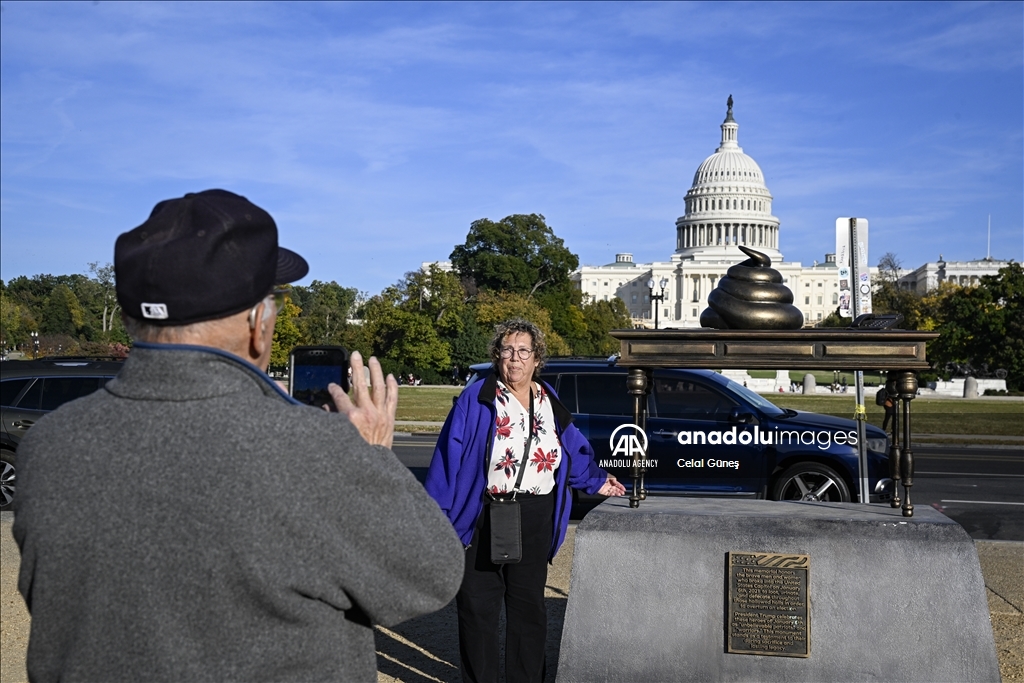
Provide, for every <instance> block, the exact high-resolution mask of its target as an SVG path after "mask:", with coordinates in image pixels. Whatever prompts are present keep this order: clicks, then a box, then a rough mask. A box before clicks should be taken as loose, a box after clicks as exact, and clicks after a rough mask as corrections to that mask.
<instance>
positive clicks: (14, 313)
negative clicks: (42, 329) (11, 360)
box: [0, 281, 31, 349]
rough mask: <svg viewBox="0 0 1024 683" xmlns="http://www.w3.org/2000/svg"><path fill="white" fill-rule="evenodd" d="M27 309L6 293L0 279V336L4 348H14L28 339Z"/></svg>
mask: <svg viewBox="0 0 1024 683" xmlns="http://www.w3.org/2000/svg"><path fill="white" fill-rule="evenodd" d="M26 314H27V310H26V309H25V307H24V306H22V305H21V304H20V303H18V302H17V301H15V300H14V298H13V297H11V296H10V294H8V293H7V288H6V287H5V286H3V281H0V337H2V339H3V345H4V347H5V349H14V348H15V347H17V346H19V345H21V344H24V343H25V342H27V341H28V340H29V334H28V333H29V332H30V331H31V329H30V328H29V327H27V326H26V325H25V322H26V317H27V316H26Z"/></svg>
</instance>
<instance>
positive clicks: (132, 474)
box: [14, 190, 464, 681]
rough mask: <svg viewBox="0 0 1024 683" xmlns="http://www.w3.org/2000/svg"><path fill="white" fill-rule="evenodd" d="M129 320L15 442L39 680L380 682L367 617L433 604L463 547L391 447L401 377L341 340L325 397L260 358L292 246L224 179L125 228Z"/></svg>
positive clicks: (266, 355)
mask: <svg viewBox="0 0 1024 683" xmlns="http://www.w3.org/2000/svg"><path fill="white" fill-rule="evenodd" d="M114 268H115V273H116V276H117V296H118V301H119V302H120V304H121V306H122V308H123V310H124V320H125V324H126V327H127V328H128V330H129V332H130V333H131V334H132V336H133V337H134V338H135V339H136V342H135V345H134V346H133V348H132V352H131V354H130V356H129V357H128V359H127V361H126V362H125V365H124V368H123V369H122V371H121V372H120V374H119V375H118V376H117V377H116V378H115V379H113V380H111V381H110V382H109V383H108V384H107V385H106V387H105V388H104V389H102V390H100V391H98V392H96V393H95V394H92V395H91V396H88V397H85V398H83V399H80V400H78V401H74V402H71V403H68V404H66V405H65V406H63V407H62V408H60V409H58V410H56V411H54V412H53V413H50V414H49V415H47V416H45V417H43V418H42V419H40V420H39V421H38V423H37V424H36V426H34V427H33V429H32V430H31V431H30V432H29V433H28V434H27V435H26V437H25V438H24V440H23V441H22V442H21V445H20V448H19V451H18V459H19V472H18V474H19V487H18V495H17V496H16V498H15V501H14V510H15V522H14V535H15V539H16V540H17V542H18V545H19V547H20V548H21V553H22V561H21V573H20V577H19V584H18V588H19V590H20V591H21V593H22V595H23V596H24V598H25V602H26V604H27V605H28V608H29V610H30V612H31V615H32V631H31V637H30V639H29V649H28V662H27V664H28V673H29V677H30V679H31V680H33V681H51V680H53V681H56V680H86V681H101V680H102V681H119V680H124V681H143V680H144V681H186V680H187V681H241V680H257V679H258V680H268V681H277V680H295V681H317V680H366V681H372V680H376V658H375V654H374V642H373V631H372V627H373V625H374V624H381V625H390V624H394V623H397V622H399V621H403V620H405V619H408V618H410V617H413V616H418V615H420V614H425V613H428V612H431V611H434V610H436V609H439V608H440V607H442V606H444V605H445V604H446V603H447V602H448V601H449V600H450V599H451V598H452V597H453V596H454V595H455V593H456V591H457V590H458V588H459V584H460V582H461V576H462V567H463V562H464V557H463V555H464V552H463V548H462V544H461V543H460V542H459V539H458V538H457V537H456V536H455V534H454V532H453V531H452V528H451V525H450V524H449V523H448V521H447V519H445V517H444V515H443V514H442V513H441V511H440V509H439V508H438V507H437V505H436V503H434V501H433V500H432V499H431V498H429V497H428V496H427V494H426V493H425V491H424V490H423V487H422V486H421V485H420V484H419V483H418V482H417V481H416V479H415V478H414V477H413V476H412V474H411V473H410V472H409V470H408V469H407V468H406V467H404V466H402V464H401V463H400V462H399V461H398V459H397V458H396V457H395V455H394V453H392V452H391V451H390V450H389V448H390V445H391V438H392V428H393V426H394V415H395V407H396V405H397V390H398V387H397V384H396V382H395V380H394V378H393V377H390V376H389V377H388V379H387V381H386V382H385V380H384V378H383V375H382V373H381V368H380V364H379V363H377V361H376V359H373V358H371V359H370V376H371V384H372V396H371V393H370V390H369V389H368V388H367V386H366V380H365V376H364V373H363V365H362V360H361V358H360V357H359V354H358V353H353V354H352V359H351V362H352V366H353V373H352V377H353V379H354V385H355V386H354V390H353V398H352V400H350V399H349V397H348V396H346V395H345V394H344V393H342V392H341V390H340V389H339V388H337V387H332V396H333V397H334V400H335V403H336V405H337V408H338V409H339V410H340V412H341V414H338V413H327V412H324V411H322V410H316V409H314V408H311V407H308V406H302V405H298V404H297V403H296V402H294V401H292V400H291V399H290V398H289V397H288V396H287V395H286V394H284V393H283V392H282V391H281V390H280V389H279V388H278V387H277V385H276V384H275V383H274V382H272V381H271V380H270V379H269V378H268V377H267V375H266V369H267V367H268V365H269V360H270V348H271V341H272V337H273V330H274V322H275V319H276V315H277V309H278V306H279V305H280V304H279V301H280V300H281V299H280V294H281V292H280V290H279V289H277V288H276V286H278V285H281V284H284V283H287V282H292V281H295V280H297V279H300V278H302V277H304V276H305V275H306V273H307V271H308V266H307V264H306V262H305V260H304V259H303V258H302V257H301V256H299V255H297V254H295V253H294V252H291V251H288V250H287V249H283V248H280V247H278V245H277V226H276V225H275V224H274V221H273V219H272V218H271V217H270V215H269V214H267V212H265V211H263V210H262V209H260V208H259V207H257V206H255V205H254V204H252V203H250V202H249V201H248V200H246V199H245V198H244V197H240V196H238V195H235V194H232V193H230V192H225V191H223V190H208V191H206V192H200V193H196V194H189V195H186V196H185V197H183V198H181V199H173V200H168V201H165V202H161V203H160V204H158V205H157V206H156V208H155V209H154V210H153V212H152V214H151V215H150V217H149V219H148V220H146V222H145V223H143V224H142V225H140V226H139V227H137V228H135V229H134V230H132V231H130V232H127V233H125V234H123V235H121V236H120V237H119V238H118V240H117V245H116V247H115V253H114Z"/></svg>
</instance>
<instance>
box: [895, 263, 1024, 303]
mask: <svg viewBox="0 0 1024 683" xmlns="http://www.w3.org/2000/svg"><path fill="white" fill-rule="evenodd" d="M1008 265H1010V262H1009V261H997V260H995V259H992V258H983V259H976V260H974V261H945V260H943V258H942V254H939V260H938V261H929V262H928V263H926V264H924V265H923V266H921V267H919V268H917V269H916V270H911V271H907V270H904V271H901V273H900V279H899V285H900V289H907V290H910V291H912V292H917V293H918V294H925V293H927V292H930V291H932V290H933V289H936V288H937V287H938V286H939V285H940V284H941V283H943V282H952V283H953V284H955V285H960V286H961V287H971V286H974V285H978V284H980V283H981V278H982V277H983V276H985V275H998V274H999V269H1000V268H1005V267H1007V266H1008Z"/></svg>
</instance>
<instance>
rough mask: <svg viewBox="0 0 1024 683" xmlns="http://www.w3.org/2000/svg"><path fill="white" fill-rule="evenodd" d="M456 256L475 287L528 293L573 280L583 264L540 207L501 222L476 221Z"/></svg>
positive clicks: (454, 261)
mask: <svg viewBox="0 0 1024 683" xmlns="http://www.w3.org/2000/svg"><path fill="white" fill-rule="evenodd" d="M451 260H452V265H453V266H454V267H455V270H456V272H458V274H459V276H460V277H462V278H463V279H464V280H465V281H467V282H469V283H470V287H474V286H475V287H477V288H479V289H484V290H490V291H492V292H500V291H506V292H515V293H517V294H523V295H525V296H526V297H527V298H531V297H532V296H533V295H534V293H536V292H537V291H541V290H547V289H557V288H559V287H562V286H566V285H570V283H569V274H570V273H571V272H572V271H574V270H575V269H576V268H577V267H578V266H579V259H578V258H576V255H575V254H573V253H572V252H571V251H569V250H568V249H567V248H566V246H565V244H564V243H563V242H562V240H561V239H560V238H558V237H556V236H555V233H554V231H552V229H551V228H550V227H548V225H547V223H545V222H544V216H542V215H540V214H536V213H531V214H529V215H526V214H514V215H512V216H506V217H505V218H502V219H501V220H500V221H498V222H494V221H492V220H489V219H487V218H481V219H480V220H477V221H474V222H473V223H472V224H471V225H470V227H469V234H468V235H467V236H466V242H465V244H460V245H459V246H457V247H455V250H454V251H452V254H451ZM470 293H473V292H470Z"/></svg>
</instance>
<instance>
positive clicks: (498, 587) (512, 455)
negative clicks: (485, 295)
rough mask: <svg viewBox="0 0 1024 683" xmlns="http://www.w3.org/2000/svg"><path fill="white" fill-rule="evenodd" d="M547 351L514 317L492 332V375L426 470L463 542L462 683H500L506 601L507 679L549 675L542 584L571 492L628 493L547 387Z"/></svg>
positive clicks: (458, 411) (450, 425)
mask: <svg viewBox="0 0 1024 683" xmlns="http://www.w3.org/2000/svg"><path fill="white" fill-rule="evenodd" d="M546 350H547V347H546V345H545V343H544V333H543V332H541V330H540V329H539V328H538V327H537V326H536V325H534V324H533V323H531V322H528V321H526V320H522V319H513V320H509V321H507V322H504V323H502V324H500V325H498V326H497V327H496V328H495V335H494V338H493V339H492V340H491V343H490V346H489V351H490V356H491V360H492V361H493V364H494V365H493V368H494V371H493V372H492V373H491V374H490V375H488V376H487V378H486V379H484V380H483V381H481V382H477V383H476V384H473V385H471V386H469V387H467V388H466V389H465V391H463V392H462V395H461V396H460V397H459V398H458V400H457V401H456V403H455V405H454V406H453V407H452V410H451V412H450V413H449V414H448V419H447V420H446V421H445V424H444V428H443V429H442V430H441V435H440V437H439V438H438V441H437V447H436V448H435V450H434V457H433V459H432V460H431V462H430V468H429V469H428V471H427V479H426V488H427V492H428V493H429V494H430V495H431V496H432V497H433V498H434V499H435V500H436V501H437V503H438V505H440V506H441V510H442V511H444V513H445V514H446V515H447V516H448V519H449V520H450V521H451V523H452V525H453V526H454V527H455V531H456V533H457V534H458V535H459V537H460V538H461V539H462V543H463V545H465V546H466V564H465V574H464V575H463V580H462V587H461V588H460V589H459V594H458V596H457V597H456V603H457V606H458V614H459V653H460V655H461V659H462V678H463V680H465V681H494V682H496V681H497V680H498V652H499V643H498V617H499V615H500V613H501V606H502V604H503V603H504V605H505V613H506V635H505V680H506V681H508V682H509V683H513V682H516V681H542V680H543V679H544V671H545V662H544V649H545V644H546V640H547V612H546V610H545V606H544V585H545V583H546V580H547V565H548V562H549V561H550V560H552V559H553V558H554V556H555V553H557V552H558V548H559V547H560V546H561V545H562V541H563V540H565V532H566V529H567V528H568V526H569V512H570V508H571V506H572V496H571V495H570V493H569V487H570V486H571V487H573V488H577V489H580V490H582V491H585V492H587V493H589V494H595V493H599V494H601V495H605V496H621V495H623V494H624V493H625V487H624V486H623V485H622V484H620V483H619V482H618V481H616V479H615V477H613V476H611V475H609V474H608V473H607V472H605V471H604V470H603V469H601V468H599V467H598V466H597V464H596V463H595V462H594V458H593V450H592V449H591V447H590V444H589V443H588V442H587V440H586V438H584V436H583V435H582V434H581V433H580V431H579V430H578V429H577V428H576V427H575V426H574V425H573V424H572V415H571V414H570V413H569V411H568V410H567V409H566V408H565V406H563V405H562V404H561V403H560V402H559V400H558V397H557V396H556V395H555V392H554V391H553V390H552V389H551V387H549V386H548V385H546V384H545V383H543V382H541V381H539V379H538V373H539V372H540V369H541V368H542V367H543V366H544V360H545V354H546ZM510 502H511V503H512V507H513V508H515V510H516V511H515V512H513V513H511V514H513V515H514V516H517V518H518V522H519V524H518V537H519V541H520V543H519V546H520V548H521V553H520V559H518V561H514V560H515V553H514V552H513V553H512V555H511V557H505V554H506V553H504V551H506V550H507V549H508V548H507V545H505V544H503V540H505V539H507V538H508V533H507V531H508V528H512V527H508V526H507V524H508V522H507V520H508V519H509V517H508V515H509V514H510V513H509V510H510V507H509V503H510ZM492 518H493V519H494V522H493V523H492ZM492 529H493V530H494V531H495V533H494V534H492ZM513 535H514V533H513ZM492 536H493V539H492ZM495 539H497V540H496V541H495V543H494V544H493V545H492V540H495ZM513 545H515V544H514V543H513ZM492 560H497V563H495V562H494V561H492Z"/></svg>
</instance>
